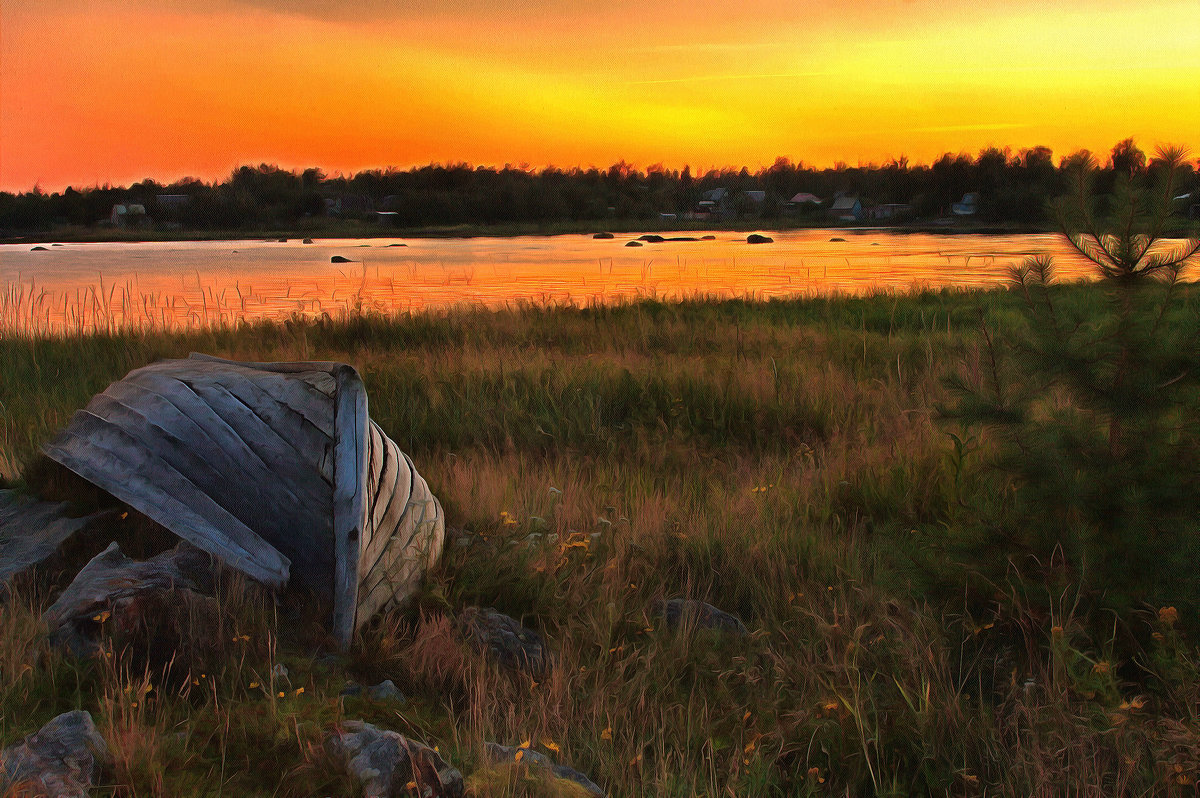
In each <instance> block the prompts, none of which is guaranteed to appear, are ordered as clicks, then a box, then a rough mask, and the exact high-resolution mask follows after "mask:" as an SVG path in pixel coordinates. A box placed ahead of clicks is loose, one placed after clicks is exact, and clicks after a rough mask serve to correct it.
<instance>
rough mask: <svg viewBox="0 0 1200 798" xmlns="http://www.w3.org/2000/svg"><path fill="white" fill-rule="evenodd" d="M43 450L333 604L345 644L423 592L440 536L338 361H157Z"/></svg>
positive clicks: (434, 516)
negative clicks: (375, 617)
mask: <svg viewBox="0 0 1200 798" xmlns="http://www.w3.org/2000/svg"><path fill="white" fill-rule="evenodd" d="M43 449H44V451H45V453H46V455H47V456H49V457H50V458H51V459H53V460H55V461H57V462H58V463H60V464H62V465H63V466H65V467H66V468H68V469H70V470H71V471H74V472H75V473H77V474H79V475H80V476H82V477H83V478H84V479H86V480H88V481H89V482H91V483H93V484H95V485H97V486H98V487H100V488H102V489H103V490H105V491H107V492H108V493H110V494H112V495H113V496H115V497H116V498H117V499H120V500H121V501H123V502H125V503H126V504H128V505H129V506H130V507H132V508H134V509H135V510H138V511H139V512H141V513H143V514H145V515H146V516H148V517H149V518H151V519H152V520H154V521H156V522H157V523H159V524H161V525H162V526H164V527H166V528H167V529H169V530H170V531H172V532H174V533H175V534H177V535H178V536H179V537H181V538H183V539H184V540H187V541H188V542H189V543H191V544H192V545H194V546H197V547H198V548H200V549H203V550H204V551H206V552H208V553H209V554H211V555H213V556H215V557H218V558H220V559H221V560H223V561H224V562H225V563H226V564H228V565H230V566H232V567H234V568H237V569H238V570H240V571H242V572H244V573H246V574H247V575H248V576H250V577H251V578H253V579H256V580H258V581H260V582H263V583H265V584H268V585H271V586H273V587H276V588H282V587H283V586H284V585H286V584H288V583H289V581H290V582H291V583H292V584H294V585H296V584H298V585H301V586H303V587H304V588H307V589H308V590H311V591H313V592H314V593H316V594H317V595H320V596H327V597H329V598H331V599H332V606H333V617H332V620H331V626H332V630H333V632H334V634H335V635H336V636H337V638H338V639H339V641H340V642H341V643H342V644H343V645H346V644H348V643H349V642H350V639H351V638H352V637H353V635H354V632H355V631H357V629H358V628H359V627H361V626H362V625H363V624H364V623H365V622H366V621H367V620H369V619H370V618H371V617H372V616H373V615H375V614H376V613H377V612H379V611H382V610H385V609H389V608H391V607H392V606H396V605H398V604H400V603H402V602H403V601H404V600H405V599H407V598H409V597H410V596H411V595H412V594H413V592H414V591H415V590H416V588H417V586H418V584H419V582H420V579H421V577H422V576H423V574H424V572H425V571H426V570H427V569H428V568H429V567H430V566H432V565H433V563H434V562H435V561H436V559H437V557H438V556H439V554H440V553H441V549H442V544H443V540H444V537H445V520H444V517H443V514H442V508H441V505H440V504H439V502H438V500H437V498H436V497H434V495H433V494H432V493H431V492H430V490H429V486H428V485H427V484H426V482H425V480H424V479H423V478H422V477H421V476H420V475H419V474H418V473H417V471H416V469H415V468H414V467H413V464H412V461H411V460H410V459H409V458H408V456H407V455H406V454H404V453H403V452H401V451H400V450H399V448H397V446H396V444H395V443H394V442H393V441H392V440H391V439H390V438H388V437H387V436H386V435H385V434H384V433H383V432H382V431H381V430H380V429H379V427H378V426H377V425H376V424H375V423H374V422H373V421H371V420H370V419H369V418H368V416H367V395H366V391H365V389H364V387H363V383H362V380H361V379H360V378H359V375H358V373H357V372H356V371H355V370H354V368H352V367H351V366H348V365H346V364H343V363H330V362H300V363H241V362H235V361H229V360H221V359H218V358H213V357H208V356H205V355H195V354H193V355H192V356H191V357H190V358H188V359H185V360H166V361H160V362H157V363H153V364H151V365H148V366H145V367H143V368H139V369H136V370H134V371H132V372H130V373H129V374H128V375H126V376H125V378H124V379H121V380H119V381H117V382H115V383H113V384H112V385H110V386H109V387H108V388H107V389H105V391H104V392H103V393H100V394H97V395H96V396H95V397H94V398H93V399H92V401H91V402H90V403H89V404H88V405H87V407H86V408H85V409H83V410H80V411H78V412H76V413H75V415H74V417H73V418H72V419H71V421H70V423H69V424H68V425H67V426H66V427H64V428H63V429H62V430H61V431H60V432H59V434H58V435H57V436H56V437H55V438H54V439H53V440H51V441H50V442H49V443H48V444H46V446H45V447H43Z"/></svg>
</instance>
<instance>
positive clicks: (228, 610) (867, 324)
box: [0, 285, 1200, 798]
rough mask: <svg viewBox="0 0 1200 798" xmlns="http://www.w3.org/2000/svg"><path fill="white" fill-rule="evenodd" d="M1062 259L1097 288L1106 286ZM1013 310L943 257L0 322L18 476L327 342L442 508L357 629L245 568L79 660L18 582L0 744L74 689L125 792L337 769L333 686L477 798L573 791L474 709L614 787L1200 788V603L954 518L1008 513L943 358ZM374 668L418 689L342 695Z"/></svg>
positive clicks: (324, 783) (166, 792) (302, 784)
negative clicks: (141, 319) (90, 438)
mask: <svg viewBox="0 0 1200 798" xmlns="http://www.w3.org/2000/svg"><path fill="white" fill-rule="evenodd" d="M1052 291H1053V292H1054V294H1055V297H1056V299H1057V300H1058V301H1059V302H1060V303H1061V305H1062V306H1064V307H1070V308H1074V309H1075V311H1076V314H1077V315H1078V316H1079V317H1080V318H1082V319H1084V320H1086V319H1087V318H1088V316H1089V314H1090V313H1092V312H1093V311H1094V310H1095V308H1096V306H1097V304H1098V303H1097V294H1098V293H1099V292H1100V291H1101V289H1100V288H1099V287H1097V286H1095V285H1068V286H1061V287H1056V288H1054V289H1052ZM1180 291H1181V294H1180V300H1179V302H1180V304H1181V306H1182V307H1183V308H1184V312H1192V313H1194V310H1195V307H1196V304H1197V300H1200V294H1197V293H1196V292H1195V291H1194V290H1192V289H1191V288H1190V287H1187V288H1186V289H1183V288H1181V289H1180ZM1021 307H1022V298H1021V296H1020V295H1019V292H1017V291H1010V290H1005V289H999V290H993V291H965V290H943V291H937V292H932V291H927V292H917V293H911V294H903V295H900V294H877V295H873V296H866V297H839V296H829V297H809V298H804V299H794V300H782V299H773V300H769V301H768V300H758V299H753V298H746V299H741V300H729V299H725V300H715V299H713V300H706V299H703V298H696V299H693V300H687V301H672V302H662V301H656V300H644V301H636V302H623V303H616V304H611V305H596V306H591V307H582V308H581V307H570V306H549V305H535V304H527V305H516V306H512V307H509V308H507V309H501V310H486V309H482V308H476V307H468V306H463V307H458V308H454V309H449V310H439V311H427V312H423V313H412V314H397V315H380V314H370V313H360V314H347V315H344V316H342V317H339V318H328V317H326V318H321V319H304V318H300V317H296V318H293V319H291V320H290V321H284V322H250V323H241V324H237V325H234V326H223V327H222V326H217V327H210V328H205V329H196V330H186V331H185V330H161V329H159V330H156V329H140V330H137V331H128V332H121V331H114V332H109V333H103V334H93V335H64V336H36V335H27V334H20V333H19V332H18V333H12V334H7V335H5V336H3V337H0V368H2V373H3V379H2V380H0V474H2V475H3V479H4V481H5V482H7V483H8V484H9V485H12V486H16V487H22V488H28V489H36V490H42V491H46V490H51V489H52V488H53V485H52V484H51V482H48V481H47V480H46V479H45V476H44V468H42V467H40V466H39V465H38V455H37V452H38V447H39V446H40V445H41V444H42V443H43V442H45V441H46V440H47V439H48V438H49V437H50V436H51V435H52V434H53V433H54V432H55V431H56V430H57V429H58V428H59V427H61V426H62V425H63V424H64V423H65V422H66V421H67V419H68V418H69V417H70V414H71V413H72V412H73V411H74V410H76V409H78V408H80V407H82V406H83V405H84V404H86V402H87V400H88V399H89V398H90V397H91V396H92V395H93V394H94V393H96V392H98V391H101V390H103V389H104V388H105V387H106V386H107V385H108V384H109V383H110V382H111V381H113V380H116V379H118V378H120V377H121V376H123V375H124V374H125V373H126V372H127V371H129V370H130V369H133V368H136V367H138V366H141V365H144V364H146V363H148V362H151V361H153V360H155V359H158V358H164V357H180V356H186V355H187V353H189V352H192V351H200V352H206V353H209V354H213V355H218V356H221V357H228V358H234V359H238V360H263V361H269V360H307V359H313V360H337V361H344V362H348V363H351V364H353V365H354V366H355V367H356V368H358V369H359V371H360V372H361V374H362V376H363V378H364V381H365V383H366V386H367V390H368V394H369V403H370V404H369V412H370V414H371V417H372V418H373V419H374V420H375V421H377V422H378V423H379V424H380V425H381V426H382V427H383V429H384V430H385V431H386V432H387V434H388V435H390V436H391V437H392V438H393V439H394V440H395V441H396V442H397V443H398V444H399V445H400V446H401V448H402V449H404V450H405V451H406V452H407V453H408V454H409V455H410V457H411V458H412V459H413V461H414V463H415V464H416V466H417V468H418V469H419V470H420V472H421V474H422V475H423V476H424V477H425V478H426V479H427V480H428V482H429V484H430V487H431V488H432V489H433V491H434V493H435V494H436V495H437V496H438V497H439V498H440V500H441V501H442V503H443V505H444V507H445V510H446V515H447V521H448V534H447V548H446V550H445V552H444V555H443V557H442V560H441V562H440V564H439V566H438V567H437V569H436V570H435V572H433V573H432V574H430V576H429V578H428V579H427V582H426V585H425V587H424V589H423V592H422V593H421V595H420V597H419V598H418V600H417V602H416V603H415V605H414V606H413V607H411V608H409V609H408V610H407V611H405V612H402V613H396V614H393V615H391V616H388V617H384V618H381V619H380V620H379V621H378V622H377V623H376V624H374V625H373V626H371V627H370V628H369V629H368V630H366V631H365V632H364V633H363V634H362V636H361V637H360V639H358V640H356V642H355V644H354V646H353V647H352V648H351V649H350V650H349V651H348V652H345V653H339V652H337V651H336V649H335V647H334V646H333V645H332V641H331V640H330V639H329V638H328V637H327V636H326V635H325V633H324V632H323V631H322V627H321V624H320V622H319V619H318V618H316V617H314V616H313V614H312V613H311V612H307V611H306V610H305V609H304V608H302V607H301V608H297V607H295V606H291V605H289V604H288V603H287V602H286V601H284V602H282V603H276V602H275V601H273V600H272V599H271V598H270V597H267V596H264V595H262V593H261V591H259V590H257V589H256V588H255V587H254V586H253V585H251V584H246V583H244V582H239V581H238V580H232V581H231V582H229V583H226V584H223V585H222V586H221V588H220V592H219V594H218V596H217V598H216V599H215V600H214V601H211V602H209V603H202V604H198V605H189V606H186V607H182V608H180V607H174V608H164V609H163V611H162V615H163V618H162V619H161V624H162V626H161V627H160V632H159V633H158V634H159V637H158V639H159V641H160V642H161V641H162V640H171V641H173V643H172V646H173V648H172V650H171V651H170V652H167V653H166V654H164V653H163V652H161V651H160V652H158V653H157V655H153V656H152V655H149V654H147V653H146V649H147V646H146V641H145V640H144V639H141V638H138V637H137V636H136V635H134V636H131V637H124V638H123V637H121V636H120V635H119V634H117V633H116V632H115V631H114V632H113V633H112V635H113V637H112V646H111V647H110V649H109V654H108V655H106V656H103V657H97V658H95V659H90V660H77V659H73V658H71V657H70V656H68V655H67V654H65V653H63V652H61V651H59V650H56V649H52V648H51V647H50V646H49V645H48V643H47V642H46V640H45V634H44V629H42V628H41V626H40V622H39V620H38V616H39V612H40V609H41V608H42V607H44V606H45V605H46V603H47V602H48V600H49V599H50V596H49V595H47V592H48V591H46V590H45V589H44V587H43V586H40V585H38V584H34V583H30V584H28V585H25V586H23V588H22V590H21V591H19V593H18V595H17V596H16V598H15V599H14V600H12V601H9V602H8V603H5V604H3V605H0V741H2V742H4V743H9V742H12V741H14V740H16V739H19V738H20V737H21V736H23V735H25V734H27V733H29V732H31V731H34V730H36V729H37V728H38V727H40V726H41V724H43V723H45V722H46V721H47V720H49V719H50V718H51V717H54V716H55V715H57V714H59V713H61V712H64V711H66V710H69V709H75V708H82V709H87V710H89V711H91V712H92V714H93V716H94V717H95V718H96V722H97V725H98V727H99V728H100V729H101V731H102V732H103V734H104V736H105V738H106V740H107V742H108V744H109V746H110V749H111V751H112V752H113V754H114V764H113V766H112V767H111V768H109V770H108V771H107V772H106V774H105V781H104V784H105V786H104V787H103V788H102V789H100V790H98V791H97V794H101V795H119V796H135V795H136V796H159V795H162V796H173V795H231V796H232V795H238V796H243V795H264V796H303V795H350V794H354V791H353V789H354V788H353V785H352V784H351V783H350V782H349V781H348V780H347V778H346V777H345V776H344V775H342V774H341V772H340V769H339V768H338V766H337V764H336V763H335V762H334V761H333V760H332V758H331V757H330V755H329V754H328V753H327V752H326V751H325V750H324V748H323V746H322V740H323V739H324V736H325V735H326V733H327V732H328V730H329V728H331V727H332V726H333V725H334V724H336V723H338V722H339V721H341V720H344V719H352V718H361V719H365V720H368V721H371V722H374V723H377V724H379V725H382V726H385V727H387V728H391V729H395V730H397V731H400V732H402V733H404V734H407V735H410V736H412V737H414V738H416V739H419V740H421V741H423V742H425V743H428V744H429V745H431V746H432V745H437V746H438V747H439V749H440V751H441V752H442V754H443V755H444V756H445V757H446V758H447V759H448V760H449V761H450V762H451V763H452V764H454V765H455V766H456V767H458V768H459V769H460V770H462V771H463V773H464V774H466V775H467V777H468V778H467V783H468V794H469V795H474V796H481V797H482V796H554V795H561V796H570V795H577V794H579V792H578V790H577V788H575V787H573V786H572V785H571V784H569V783H567V782H562V781H552V780H546V779H543V778H540V777H538V776H537V775H536V772H535V771H531V770H527V769H526V768H524V767H522V766H520V765H490V766H489V765H487V764H486V763H485V762H484V758H483V753H482V751H483V743H484V741H496V742H500V743H503V744H506V745H519V744H521V743H523V742H525V741H529V744H530V745H531V746H532V747H533V748H535V749H537V750H539V751H542V752H543V753H546V754H547V755H548V756H550V757H551V758H553V759H555V760H556V761H558V762H561V763H563V764H568V765H570V766H572V767H574V768H576V769H577V770H580V771H582V772H583V773H586V774H587V775H588V776H589V777H590V778H591V779H592V780H593V781H595V782H597V783H598V784H600V785H601V786H603V787H604V788H605V789H606V790H607V791H608V794H609V795H612V796H664V797H667V796H679V797H680V798H684V797H685V796H711V797H712V798H716V796H805V795H839V796H842V795H846V796H848V795H897V796H898V795H980V796H983V795H987V796H996V795H1011V796H1031V795H1039V796H1040V795H1077V796H1093V795H1094V796H1101V795H1104V796H1108V795H1129V796H1133V795H1191V794H1194V790H1195V789H1196V787H1195V785H1196V783H1197V779H1200V652H1198V651H1197V648H1196V645H1195V643H1194V642H1193V640H1192V639H1191V638H1190V637H1189V636H1188V633H1189V631H1190V629H1191V627H1189V626H1188V623H1189V622H1190V621H1191V620H1192V619H1190V618H1188V617H1184V618H1182V619H1181V618H1180V614H1179V613H1178V612H1177V611H1176V610H1175V609H1174V607H1172V606H1168V605H1166V604H1163V605H1162V606H1159V605H1157V604H1154V603H1142V604H1140V605H1136V606H1133V607H1132V608H1131V609H1130V610H1129V611H1128V612H1127V613H1125V614H1124V615H1122V616H1120V617H1118V616H1116V615H1110V614H1107V613H1106V612H1105V611H1103V610H1101V609H1097V608H1096V606H1097V605H1093V604H1091V603H1089V602H1088V601H1086V600H1085V597H1084V595H1083V593H1084V589H1083V588H1082V587H1081V586H1079V585H1072V584H1071V583H1070V582H1069V581H1067V582H1052V581H1039V579H1040V577H1029V576H1028V575H1025V576H1022V575H1021V574H1020V573H1018V577H1019V578H1015V579H1014V578H1008V577H1011V576H1012V574H1013V572H1019V571H1021V569H1022V567H1023V565H1022V563H1021V562H1019V561H1018V560H1017V558H1016V557H1015V556H1011V557H1010V556H1008V555H1006V553H1005V550H1004V547H1003V543H1002V541H993V542H992V543H993V548H992V550H993V551H994V552H998V553H995V554H993V555H992V559H991V561H989V562H983V561H982V560H980V559H979V558H980V557H981V556H982V555H980V554H979V551H980V550H979V549H978V548H976V549H971V548H969V547H966V546H958V545H956V544H957V543H958V542H959V541H962V540H966V539H967V538H969V537H971V535H973V534H975V533H976V532H977V531H978V530H980V529H985V530H987V529H993V530H1003V529H1005V528H1006V524H1008V523H1010V522H1011V519H1010V518H1009V516H1008V513H1009V510H1010V505H1011V503H1012V497H1013V495H1014V491H1017V490H1018V489H1019V485H1017V484H1016V483H1015V482H1014V480H1015V479H1016V478H1015V477H1013V476H1012V475H1011V474H1010V473H1008V472H1007V471H1005V470H1003V469H1001V468H998V467H996V466H997V463H998V462H999V459H1000V457H999V455H1000V452H1001V449H1002V441H1001V440H1000V439H999V434H998V433H996V432H994V431H992V430H990V429H989V428H987V427H983V426H964V425H963V424H961V423H959V422H958V421H955V420H954V419H953V418H951V417H950V416H951V415H952V414H948V413H947V412H946V409H947V408H953V407H954V406H955V403H956V401H958V399H957V397H956V394H955V393H954V392H953V391H952V390H951V389H950V387H948V386H949V385H950V384H951V383H953V382H955V380H958V381H959V382H962V381H963V379H964V378H970V377H971V375H979V374H985V375H986V374H992V375H993V376H995V375H996V374H998V373H999V372H1001V371H1004V370H1006V369H1008V370H1012V374H1011V375H1009V376H1014V377H1015V376H1017V375H1019V373H1020V370H1021V365H1020V363H1019V362H1017V363H1013V362H1001V363H996V362H995V361H994V358H993V347H992V345H991V342H992V341H993V340H994V339H1001V338H1004V337H1005V336H1009V335H1016V334H1018V333H1020V332H1021V330H1022V329H1023V327H1024V326H1025V325H1027V320H1026V317H1025V316H1024V315H1023V314H1022V312H1021ZM968 381H969V379H968ZM997 381H998V380H997ZM3 486H4V485H3V484H0V487H3ZM67 498H69V497H67ZM80 511H81V512H82V508H81V509H80ZM997 534H999V533H997ZM1006 557H1008V559H1006ZM1048 579H1049V577H1047V580H1048ZM674 597H684V598H694V599H700V600H704V601H708V602H710V603H712V604H713V605H715V606H717V607H719V608H721V609H724V610H726V611H729V612H732V613H735V614H737V615H738V616H739V617H740V618H741V619H742V620H743V621H744V622H745V624H746V626H747V627H748V628H749V630H750V633H749V634H748V635H747V636H745V637H736V636H732V635H726V634H722V633H718V632H713V631H709V630H705V629H698V628H694V627H693V626H692V625H688V624H685V625H684V627H683V628H682V629H680V630H676V631H673V630H670V629H668V628H666V625H665V624H664V623H663V622H662V619H661V618H659V617H657V616H656V615H655V613H654V612H653V610H652V607H653V604H654V602H655V600H657V599H663V598H674ZM470 605H478V606H490V607H495V608H497V609H499V610H500V611H502V612H505V613H507V614H509V615H512V616H513V617H516V618H518V619H522V620H523V621H524V622H525V623H526V624H527V625H528V626H530V627H531V628H534V629H536V630H538V631H540V632H541V633H542V634H543V635H544V637H545V639H546V640H547V642H548V643H549V645H550V648H551V649H552V650H553V652H554V659H553V666H552V667H551V669H550V670H549V672H548V673H546V674H545V675H544V676H543V677H542V678H541V679H540V680H535V679H534V678H532V677H530V676H528V675H524V674H521V673H514V672H511V671H507V670H505V669H503V668H501V667H499V666H498V665H496V664H494V663H492V662H490V661H489V660H488V659H487V658H486V657H484V656H483V655H481V654H479V653H477V652H475V651H473V650H472V649H470V648H469V647H468V646H466V645H465V644H464V643H463V642H461V641H460V640H459V638H458V637H457V635H456V634H455V631H454V621H453V618H454V615H455V613H456V612H457V611H459V610H461V609H462V608H464V607H466V606H470ZM1181 606H1182V605H1181ZM1193 626H1194V624H1193ZM1118 627H1119V628H1118ZM162 629H167V630H169V631H170V633H169V634H168V633H165V632H163V631H162ZM1106 629H1108V630H1109V631H1105V630H1106ZM160 648H161V646H160ZM278 664H283V665H284V666H285V667H286V672H287V676H286V678H284V677H274V676H272V672H273V669H274V668H275V666H276V665H278ZM385 678H390V679H392V680H393V681H394V682H395V683H396V685H397V686H398V687H399V688H400V689H401V690H402V691H403V692H404V694H405V695H406V696H407V698H408V700H407V703H405V704H404V705H403V706H397V705H395V704H387V703H375V702H371V701H370V700H368V699H366V698H363V697H362V696H343V695H341V694H340V693H341V691H342V688H343V686H344V685H345V684H346V682H347V681H348V680H353V681H355V682H358V683H360V684H374V683H376V682H378V681H380V680H381V679H385Z"/></svg>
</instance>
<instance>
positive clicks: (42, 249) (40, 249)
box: [29, 247, 49, 252]
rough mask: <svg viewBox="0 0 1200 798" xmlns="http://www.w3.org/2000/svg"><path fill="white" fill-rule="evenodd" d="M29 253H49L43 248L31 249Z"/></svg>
mask: <svg viewBox="0 0 1200 798" xmlns="http://www.w3.org/2000/svg"><path fill="white" fill-rule="evenodd" d="M29 251H30V252H49V250H47V249H46V248H45V247H34V248H33V249H31V250H29Z"/></svg>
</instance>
